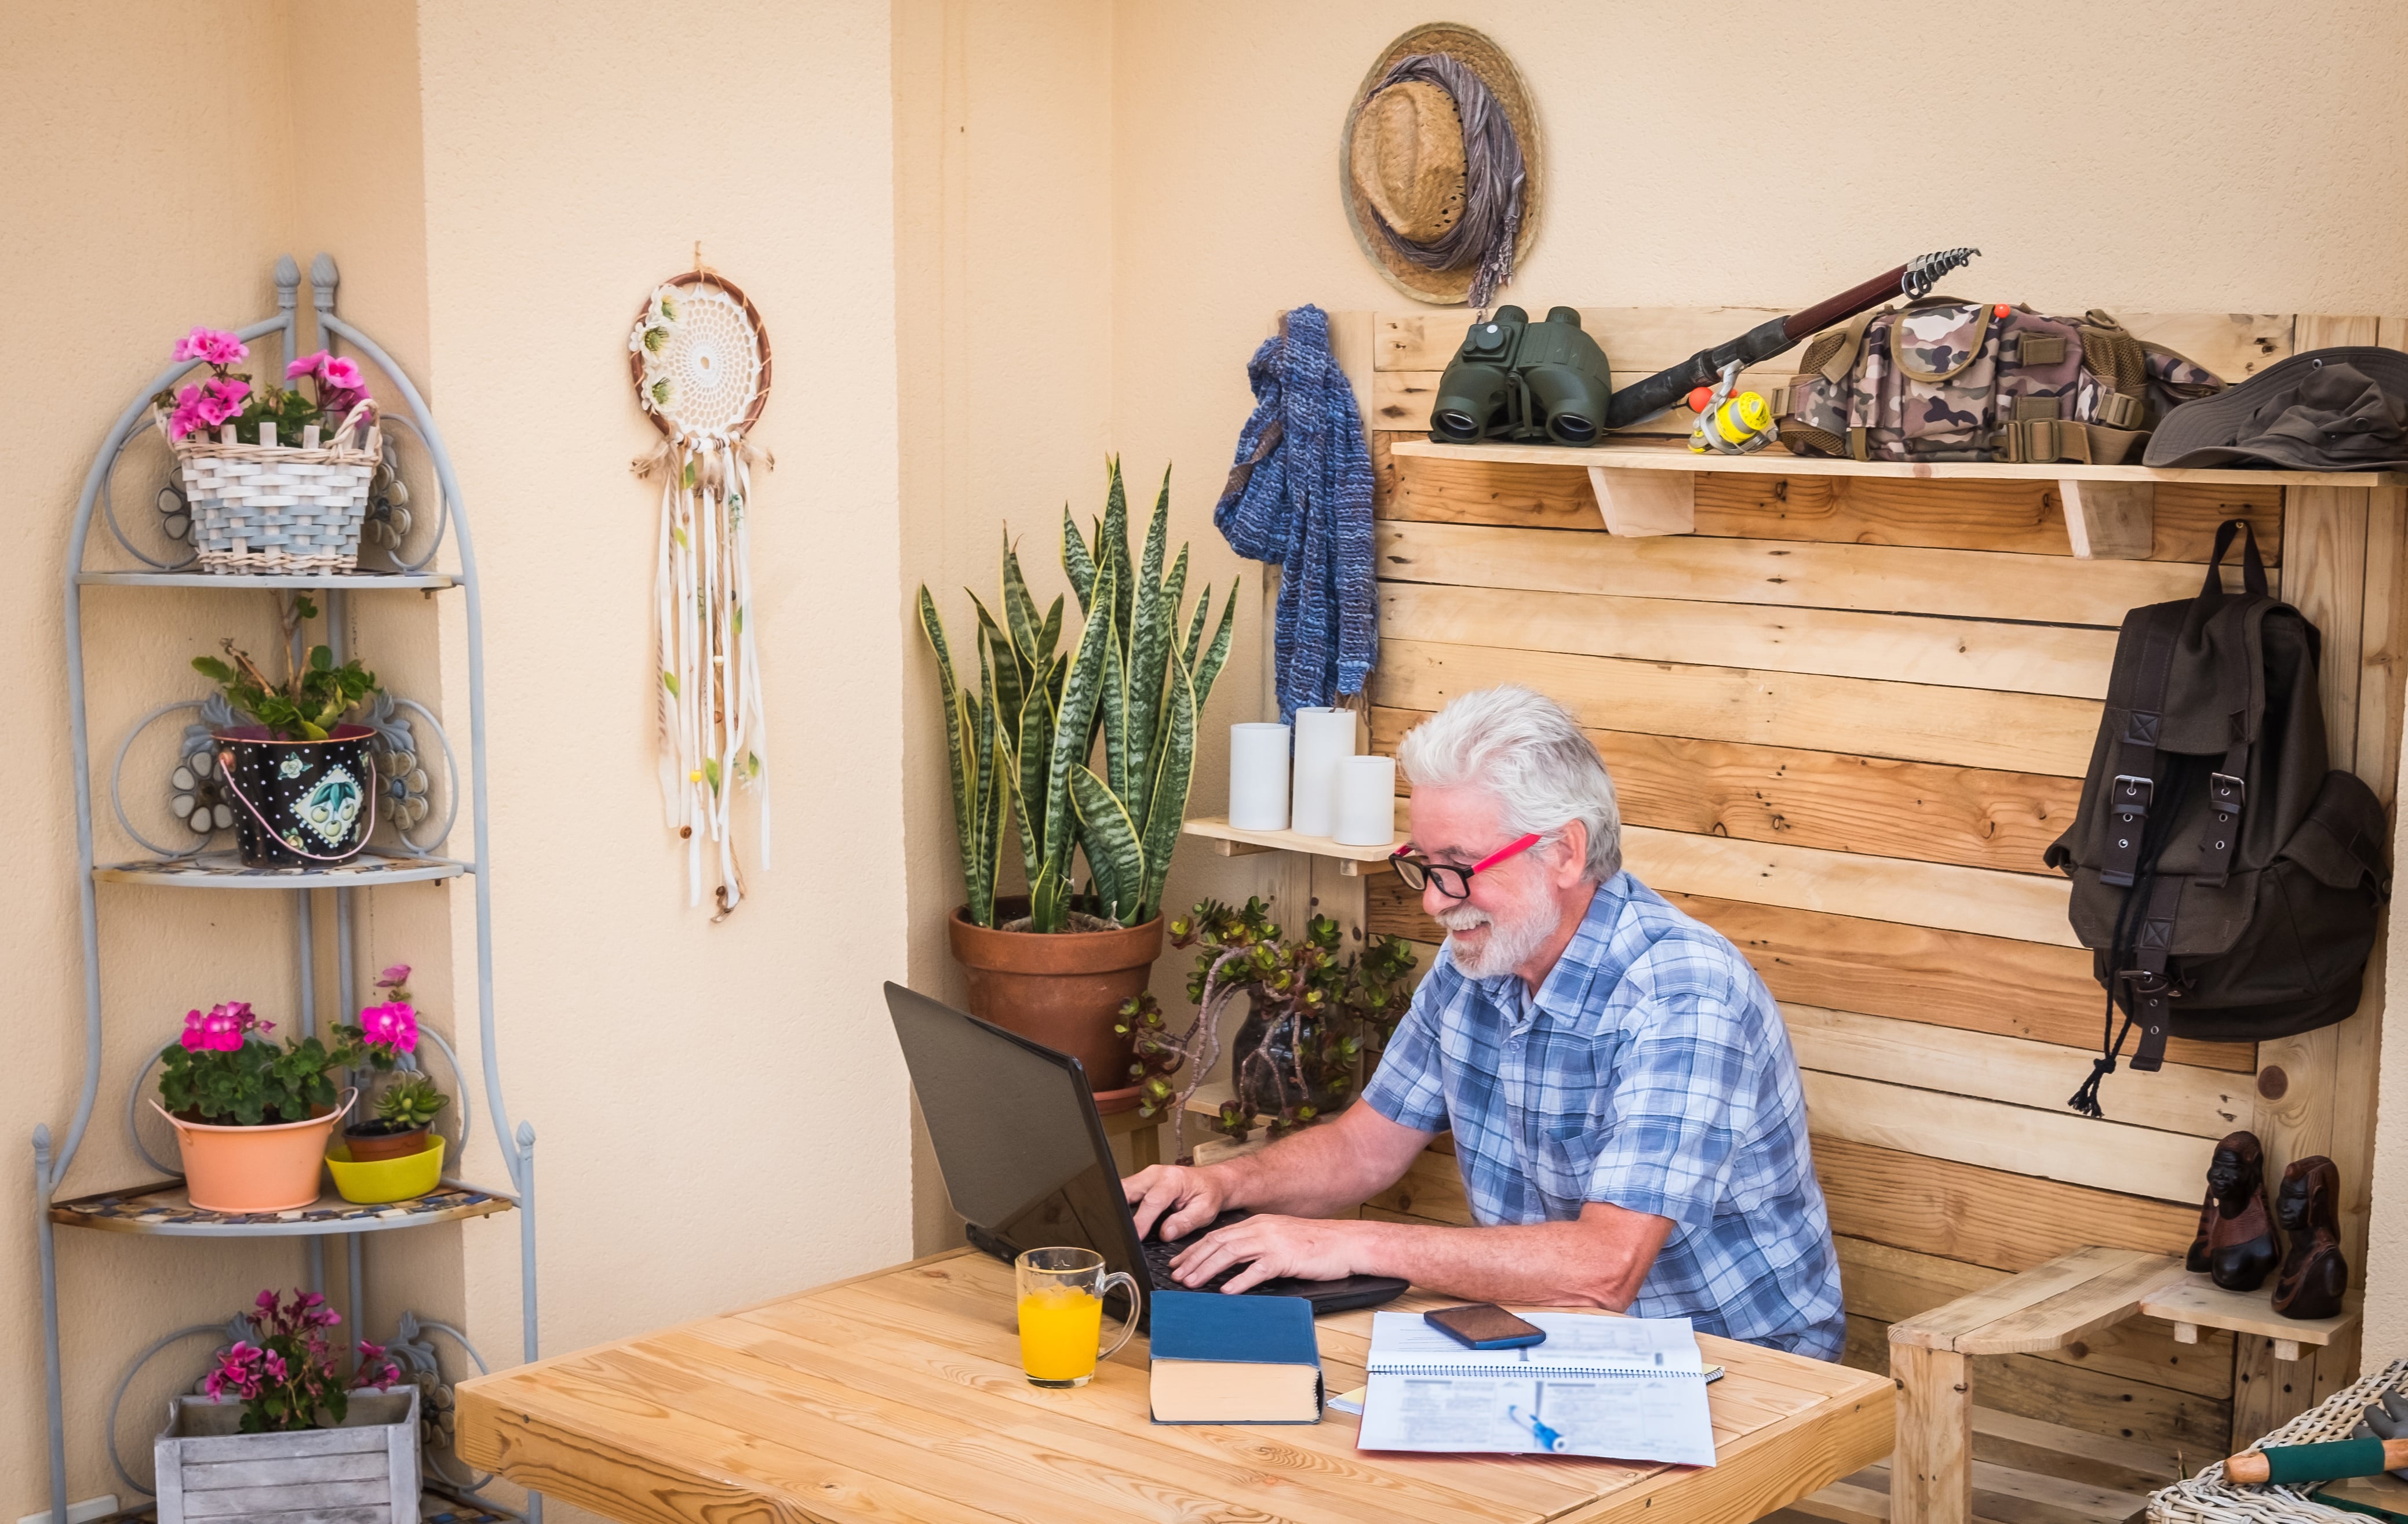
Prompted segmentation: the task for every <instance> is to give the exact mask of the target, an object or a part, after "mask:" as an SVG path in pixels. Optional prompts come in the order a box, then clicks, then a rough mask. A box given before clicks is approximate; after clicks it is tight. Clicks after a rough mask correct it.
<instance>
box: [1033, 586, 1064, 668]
mask: <svg viewBox="0 0 2408 1524" xmlns="http://www.w3.org/2000/svg"><path fill="white" fill-rule="evenodd" d="M1061 643H1062V599H1061V597H1060V596H1059V595H1058V594H1057V595H1055V597H1054V607H1052V608H1051V609H1048V610H1046V611H1045V624H1044V625H1043V626H1042V627H1041V628H1039V630H1038V632H1037V651H1036V661H1037V669H1038V670H1039V671H1040V672H1042V671H1045V670H1047V669H1050V668H1051V667H1052V666H1053V665H1054V647H1055V646H1057V645H1059V644H1061Z"/></svg>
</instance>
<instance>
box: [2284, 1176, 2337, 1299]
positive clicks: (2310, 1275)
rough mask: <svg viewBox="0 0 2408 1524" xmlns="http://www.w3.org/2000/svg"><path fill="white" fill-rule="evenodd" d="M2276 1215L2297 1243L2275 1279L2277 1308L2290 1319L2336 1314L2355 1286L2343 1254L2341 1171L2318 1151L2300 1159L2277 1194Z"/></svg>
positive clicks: (2293, 1244) (2285, 1230) (2294, 1243)
mask: <svg viewBox="0 0 2408 1524" xmlns="http://www.w3.org/2000/svg"><path fill="white" fill-rule="evenodd" d="M2274 1219H2275V1220H2276V1221H2277V1222H2279V1223H2281V1224H2282V1225H2283V1231H2284V1232H2285V1233H2286V1235H2288V1237H2289V1238H2290V1241H2291V1249H2290V1253H2288V1254H2287V1255H2286V1256H2284V1258H2283V1272H2282V1273H2281V1274H2280V1275H2277V1276H2276V1277H2274V1311H2276V1312H2277V1313H2280V1314H2281V1315H2282V1316H2285V1317H2330V1316H2333V1315H2334V1314H2335V1313H2338V1312H2340V1311H2341V1294H2342V1293H2343V1291H2346V1290H2348V1289H2349V1264H2348V1262H2347V1261H2346V1260H2344V1259H2343V1258H2342V1252H2341V1171H2340V1170H2338V1169H2336V1168H2335V1167H2334V1165H2333V1161H2332V1160H2330V1159H2329V1158H2327V1157H2324V1156H2323V1155H2321V1154H2318V1155H2316V1156H2315V1157H2313V1158H2303V1159H2294V1160H2292V1161H2291V1163H2290V1166H2289V1167H2288V1168H2287V1169H2286V1170H2284V1172H2283V1184H2282V1186H2280V1187H2279V1188H2278V1189H2277V1190H2276V1191H2275V1193H2274Z"/></svg>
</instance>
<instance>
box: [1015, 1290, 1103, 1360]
mask: <svg viewBox="0 0 2408 1524" xmlns="http://www.w3.org/2000/svg"><path fill="white" fill-rule="evenodd" d="M1103 1332H1104V1301H1103V1298H1101V1297H1098V1296H1097V1295H1096V1294H1095V1293H1094V1292H1092V1291H1090V1290H1088V1289H1087V1288H1086V1287H1078V1286H1048V1287H1039V1288H1038V1289H1036V1290H1033V1291H1028V1292H1025V1293H1023V1295H1022V1296H1021V1298H1020V1368H1021V1369H1022V1370H1023V1371H1025V1372H1026V1373H1028V1374H1029V1376H1030V1377H1031V1378H1032V1379H1034V1380H1038V1381H1076V1380H1078V1379H1080V1378H1081V1377H1082V1376H1090V1375H1093V1374H1095V1372H1096V1351H1097V1347H1098V1346H1099V1345H1100V1344H1102V1343H1103Z"/></svg>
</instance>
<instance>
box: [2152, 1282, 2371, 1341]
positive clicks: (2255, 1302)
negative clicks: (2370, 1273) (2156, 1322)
mask: <svg viewBox="0 0 2408 1524" xmlns="http://www.w3.org/2000/svg"><path fill="white" fill-rule="evenodd" d="M2141 1311H2143V1313H2146V1314H2147V1315H2148V1316H2151V1317H2161V1318H2164V1319H2165V1320H2166V1321H2167V1322H2169V1323H2188V1324H2191V1325H2193V1326H2194V1327H2197V1328H2203V1329H2229V1330H2232V1331H2233V1332H2235V1333H2238V1334H2244V1335H2246V1334H2255V1335H2257V1336H2258V1337H2260V1338H2266V1339H2273V1340H2276V1341H2278V1342H2284V1341H2286V1342H2288V1343H2291V1344H2333V1343H2335V1342H2337V1341H2338V1340H2339V1339H2340V1338H2341V1337H2342V1335H2343V1333H2345V1332H2346V1331H2347V1330H2350V1329H2351V1328H2353V1327H2355V1326H2356V1325H2357V1323H2358V1310H2357V1309H2356V1308H2354V1307H2345V1308H2343V1310H2342V1311H2341V1312H2339V1313H2336V1314H2334V1315H2333V1316H2330V1317H2302V1318H2290V1317H2285V1316H2282V1315H2281V1314H2279V1313H2277V1312H2275V1311H2274V1305H2273V1301H2272V1298H2271V1296H2270V1295H2269V1294H2268V1293H2266V1292H2261V1291H2227V1290H2225V1289H2224V1288H2223V1287H2220V1286H2217V1285H2216V1284H2215V1283H2214V1282H2213V1281H2211V1280H2209V1279H2208V1278H2207V1276H2206V1275H2205V1274H2203V1273H2201V1274H2188V1273H2186V1274H2184V1275H2182V1276H2180V1277H2178V1278H2176V1279H2175V1280H2173V1281H2171V1282H2170V1283H2169V1284H2167V1285H2165V1286H2162V1287H2158V1288H2157V1290H2156V1291H2155V1292H2154V1293H2153V1294H2151V1295H2150V1296H2148V1297H2145V1298H2143V1299H2142V1301H2141Z"/></svg>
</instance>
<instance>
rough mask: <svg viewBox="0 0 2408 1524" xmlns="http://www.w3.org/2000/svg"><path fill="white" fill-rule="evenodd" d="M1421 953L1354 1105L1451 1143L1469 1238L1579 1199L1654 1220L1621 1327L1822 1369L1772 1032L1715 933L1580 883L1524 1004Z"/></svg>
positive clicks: (1495, 984) (1812, 1277)
mask: <svg viewBox="0 0 2408 1524" xmlns="http://www.w3.org/2000/svg"><path fill="white" fill-rule="evenodd" d="M1526 997H1527V989H1526V987H1525V986H1524V985H1522V983H1521V980H1520V978H1519V977H1518V976H1517V975H1513V974H1506V975H1504V976H1502V977H1500V978H1496V979H1479V980H1474V979H1470V978H1468V977H1466V976H1465V975H1464V974H1463V973H1462V972H1461V971H1459V970H1457V969H1456V968H1455V959H1454V957H1453V956H1451V955H1448V954H1445V953H1441V955H1440V956H1439V959H1438V965H1437V967H1435V968H1434V969H1432V970H1430V972H1429V976H1428V977H1427V978H1426V979H1425V980H1423V981H1422V985H1421V988H1420V989H1419V990H1418V991H1417V992H1416V993H1415V994H1414V996H1413V1004H1412V1011H1411V1012H1410V1013H1409V1014H1407V1015H1406V1017H1405V1019H1404V1020H1403V1022H1401V1023H1400V1024H1399V1025H1398V1028H1397V1033H1396V1036H1395V1037H1394V1038H1393V1039H1392V1040H1391V1041H1390V1042H1389V1043H1388V1048H1387V1052H1386V1053H1385V1055H1384V1056H1383V1057H1382V1058H1381V1059H1380V1067H1379V1070H1378V1071H1377V1072H1376V1073H1374V1074H1373V1075H1372V1077H1371V1083H1370V1084H1369V1085H1367V1086H1365V1087H1364V1091H1363V1099H1364V1100H1366V1101H1369V1103H1370V1105H1371V1106H1372V1108H1373V1109H1374V1110H1376V1111H1378V1112H1379V1114H1381V1115H1383V1116H1385V1117H1387V1118H1389V1119H1390V1120H1391V1121H1395V1122H1398V1123H1401V1124H1402V1125H1404V1126H1406V1127H1409V1128H1414V1129H1421V1130H1424V1131H1437V1130H1440V1129H1447V1128H1449V1127H1452V1129H1453V1130H1454V1133H1455V1162H1456V1164H1457V1166H1458V1167H1459V1168H1460V1169H1461V1170H1462V1172H1463V1184H1464V1189H1465V1191H1466V1193H1467V1194H1468V1195H1469V1197H1470V1201H1471V1212H1472V1216H1473V1217H1474V1218H1475V1219H1476V1220H1477V1221H1478V1222H1480V1223H1481V1224H1483V1225H1484V1226H1493V1225H1496V1224H1500V1223H1530V1222H1563V1221H1567V1220H1570V1218H1573V1217H1577V1216H1579V1215H1580V1212H1581V1208H1582V1207H1583V1206H1584V1204H1586V1203H1587V1202H1590V1201H1611V1202H1612V1203H1613V1204H1614V1205H1616V1206H1619V1207H1624V1208H1627V1210H1629V1211H1632V1212H1645V1213H1651V1214H1653V1215H1656V1216H1659V1217H1669V1218H1670V1219H1671V1221H1672V1231H1671V1234H1670V1236H1669V1237H1668V1238H1666V1239H1665V1241H1664V1247H1663V1251H1662V1252H1661V1253H1659V1254H1658V1255H1657V1256H1656V1264H1655V1268H1654V1269H1652V1270H1650V1271H1649V1272H1648V1273H1647V1280H1646V1283H1645V1284H1644V1285H1642V1286H1641V1287H1640V1290H1639V1299H1638V1301H1635V1302H1634V1303H1632V1305H1631V1308H1630V1310H1631V1312H1633V1313H1635V1314H1637V1315H1639V1316H1643V1317H1687V1318H1690V1319H1691V1320H1693V1321H1694V1322H1695V1323H1696V1325H1697V1327H1698V1328H1699V1330H1701V1331H1704V1332H1707V1333H1718V1334H1723V1335H1726V1336H1727V1337H1730V1338H1734V1339H1745V1340H1749V1341H1751V1342H1753V1343H1756V1344H1770V1345H1772V1346H1774V1347H1776V1348H1780V1349H1787V1350H1794V1351H1796V1352H1797V1353H1799V1354H1801V1355H1813V1356H1816V1357H1818V1358H1820V1359H1839V1358H1840V1350H1841V1346H1842V1343H1843V1342H1844V1339H1845V1336H1846V1332H1847V1324H1846V1318H1845V1316H1844V1314H1843V1313H1842V1310H1841V1306H1840V1262H1839V1258H1838V1256H1837V1254H1836V1253H1835V1252H1834V1251H1833V1249H1832V1247H1831V1224H1830V1219H1829V1217H1828V1215H1826V1214H1825V1211H1824V1208H1823V1190H1822V1186H1820V1185H1818V1184H1817V1183H1816V1181H1815V1179H1814V1161H1813V1156H1812V1155H1811V1154H1810V1153H1809V1152H1808V1148H1807V1143H1806V1098H1805V1093H1804V1091H1803V1090H1802V1088H1801V1087H1800V1086H1799V1080H1798V1060H1797V1057H1795V1056H1794V1055H1793V1054H1792V1053H1791V1052H1790V1047H1789V1030H1788V1028H1786V1027H1785V1026H1784V1025H1783V1024H1782V1020H1781V1012H1780V1009H1779V1007H1777V1006H1776V1005H1774V1004H1773V1000H1772V996H1771V994H1770V991H1768V990H1766V988H1765V987H1764V982H1763V981H1762V980H1760V979H1758V978H1757V977H1756V970H1754V969H1752V968H1750V967H1748V964H1747V960H1746V959H1745V958H1743V957H1742V956H1740V953H1739V949H1738V948H1736V947H1733V946H1732V945H1731V944H1730V942H1728V941H1727V940H1726V939H1725V938H1724V937H1723V936H1722V935H1721V934H1720V933H1719V932H1716V931H1714V930H1713V928H1711V927H1705V926H1701V925H1699V923H1698V922H1696V921H1693V920H1691V919H1690V918H1689V917H1688V916H1686V915H1684V914H1682V913H1680V912H1679V911H1677V910H1674V909H1673V908H1672V907H1671V906H1670V905H1669V904H1667V903H1666V902H1665V901H1664V899H1663V897H1662V896H1660V895H1658V894H1656V892H1655V891H1654V890H1652V889H1650V888H1648V887H1647V886H1646V885H1645V884H1641V883H1640V882H1639V881H1638V880H1637V879H1634V878H1632V877H1631V876H1630V875H1629V874H1627V873H1620V874H1616V875H1615V876H1614V877H1613V879H1611V880H1609V881H1608V882H1606V883H1605V884H1600V885H1598V890H1597V894H1596V897H1595V898H1594V899H1592V900H1591V901H1590V902H1589V908H1588V914H1587V916H1586V917H1585V918H1584V920H1583V921H1582V923H1581V927H1580V929H1579V930H1578V931H1577V932H1575V933H1574V934H1573V936H1572V940H1571V944H1570V946H1569V947H1567V948H1566V949H1565V950H1564V956H1563V957H1562V958H1561V959H1560V960H1558V961H1557V962H1556V964H1555V969H1554V970H1552V971H1551V972H1550V973H1549V974H1548V975H1547V979H1546V982H1545V984H1543V985H1541V986H1540V989H1539V992H1538V996H1537V998H1536V999H1526Z"/></svg>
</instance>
